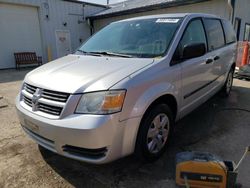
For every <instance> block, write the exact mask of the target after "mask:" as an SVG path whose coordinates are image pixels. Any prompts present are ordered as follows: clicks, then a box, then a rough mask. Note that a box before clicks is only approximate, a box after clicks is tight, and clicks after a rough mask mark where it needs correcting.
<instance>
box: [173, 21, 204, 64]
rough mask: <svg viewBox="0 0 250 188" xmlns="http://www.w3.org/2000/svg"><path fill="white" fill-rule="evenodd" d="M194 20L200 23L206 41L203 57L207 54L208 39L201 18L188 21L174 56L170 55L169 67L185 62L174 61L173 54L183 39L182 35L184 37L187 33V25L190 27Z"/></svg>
mask: <svg viewBox="0 0 250 188" xmlns="http://www.w3.org/2000/svg"><path fill="white" fill-rule="evenodd" d="M195 20H200V21H201V23H202V28H203V30H204V35H205V39H206V53H205V54H204V55H206V54H207V52H208V37H207V32H206V29H205V25H204V21H203V17H196V18H192V19H190V20H189V22H188V23H187V25H186V27H185V29H184V31H183V33H182V35H181V38H180V40H179V41H178V45H177V46H176V48H175V50H174V54H173V55H172V58H171V61H170V66H174V65H177V64H180V63H182V62H184V61H186V60H179V61H174V60H173V58H174V55H175V53H176V50H177V49H178V46H179V44H180V42H181V41H182V39H183V37H184V35H185V33H186V31H187V29H188V27H189V25H190V24H191V23H192V22H193V21H195Z"/></svg>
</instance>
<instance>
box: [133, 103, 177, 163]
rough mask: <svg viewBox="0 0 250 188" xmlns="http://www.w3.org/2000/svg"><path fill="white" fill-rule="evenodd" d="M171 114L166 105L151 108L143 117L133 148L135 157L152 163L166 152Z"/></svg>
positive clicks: (171, 121)
mask: <svg viewBox="0 0 250 188" xmlns="http://www.w3.org/2000/svg"><path fill="white" fill-rule="evenodd" d="M173 122H174V121H173V113H172V111H171V109H170V108H169V107H168V105H166V104H157V105H154V106H153V107H151V108H150V109H149V110H148V111H147V112H146V114H145V115H144V116H143V118H142V121H141V124H140V128H139V132H138V136H137V142H136V147H135V154H136V156H137V157H138V158H139V159H141V160H143V161H154V160H156V159H158V158H159V157H160V156H161V155H162V154H163V153H164V151H165V150H166V147H167V143H168V140H169V137H170V135H171V130H172V128H171V127H172V125H173Z"/></svg>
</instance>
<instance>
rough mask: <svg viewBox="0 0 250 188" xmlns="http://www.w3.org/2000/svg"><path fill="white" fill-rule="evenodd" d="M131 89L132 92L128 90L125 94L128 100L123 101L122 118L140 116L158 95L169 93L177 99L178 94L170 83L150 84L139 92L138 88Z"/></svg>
mask: <svg viewBox="0 0 250 188" xmlns="http://www.w3.org/2000/svg"><path fill="white" fill-rule="evenodd" d="M133 90H134V91H132V92H129V91H128V95H127V96H126V97H127V100H128V101H125V104H126V106H125V107H124V111H123V114H122V118H123V119H130V118H135V117H142V116H143V115H144V113H145V112H146V110H147V109H148V107H149V106H150V105H151V104H152V103H153V102H154V101H155V100H156V99H158V98H159V97H161V96H163V95H166V94H170V95H173V96H174V97H175V98H176V99H177V97H176V95H177V94H178V93H177V90H176V87H175V86H174V85H172V84H170V83H158V84H155V85H152V86H151V87H149V88H147V89H146V90H143V92H141V93H140V91H141V89H140V88H138V89H137V88H133ZM136 90H138V91H136ZM137 94H138V95H137ZM136 96H137V97H136ZM129 101H130V102H129ZM132 101H134V102H132Z"/></svg>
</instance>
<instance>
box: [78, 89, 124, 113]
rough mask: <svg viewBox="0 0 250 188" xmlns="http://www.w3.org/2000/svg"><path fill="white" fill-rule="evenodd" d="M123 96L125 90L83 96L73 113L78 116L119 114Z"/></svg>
mask: <svg viewBox="0 0 250 188" xmlns="http://www.w3.org/2000/svg"><path fill="white" fill-rule="evenodd" d="M125 94H126V91H125V90H113V91H101V92H94V93H86V94H83V95H82V97H81V99H80V102H79V103H78V105H77V108H76V111H75V112H76V113H79V114H111V113H116V112H120V111H121V110H122V105H123V102H124V98H125Z"/></svg>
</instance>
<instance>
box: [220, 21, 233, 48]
mask: <svg viewBox="0 0 250 188" xmlns="http://www.w3.org/2000/svg"><path fill="white" fill-rule="evenodd" d="M222 23H223V27H224V32H225V36H226V43H227V44H230V43H233V42H235V41H236V35H235V32H234V29H233V26H232V25H231V23H230V22H229V21H226V20H223V21H222Z"/></svg>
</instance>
